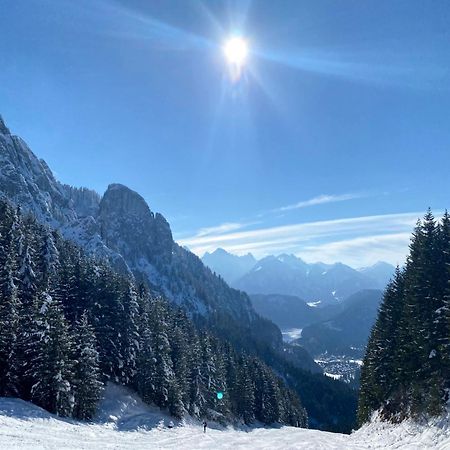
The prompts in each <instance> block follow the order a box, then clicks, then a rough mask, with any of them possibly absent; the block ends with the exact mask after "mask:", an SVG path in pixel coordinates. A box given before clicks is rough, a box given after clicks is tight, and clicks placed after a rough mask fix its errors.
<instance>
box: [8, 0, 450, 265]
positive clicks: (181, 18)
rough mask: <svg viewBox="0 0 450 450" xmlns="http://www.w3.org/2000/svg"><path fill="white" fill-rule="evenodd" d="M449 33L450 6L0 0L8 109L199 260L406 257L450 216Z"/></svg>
mask: <svg viewBox="0 0 450 450" xmlns="http://www.w3.org/2000/svg"><path fill="white" fill-rule="evenodd" d="M449 23H450V2H448V1H447V0H442V1H439V0H436V1H433V2H425V1H413V0H381V1H380V0H372V1H360V0H346V1H343V0H342V1H339V0H329V1H320V0H310V1H301V0H277V1H272V0H253V1H243V0H241V1H215V0H211V1H203V2H201V1H193V0H192V1H191V0H165V1H163V0H152V1H146V0H127V1H122V2H120V1H110V0H77V1H69V0H53V1H49V0H0V114H2V115H3V117H4V119H5V121H6V122H7V124H8V126H9V127H10V128H11V129H12V131H13V132H14V133H16V134H19V135H21V136H22V137H23V138H24V139H25V140H26V141H27V142H28V143H29V145H30V147H31V148H32V149H33V151H34V152H35V153H36V154H37V155H38V156H40V157H42V158H44V159H45V160H46V161H47V162H48V164H49V165H50V167H51V168H52V169H53V170H54V171H55V173H56V175H57V177H58V178H59V179H60V180H61V181H63V182H66V183H69V184H72V185H76V186H87V187H90V188H94V189H96V190H97V191H99V192H100V193H102V192H103V191H104V190H105V188H106V186H107V185H108V184H109V183H111V182H121V183H124V184H126V185H128V186H130V187H131V188H133V189H135V190H137V191H138V192H139V193H141V194H142V195H143V196H144V198H145V199H146V200H147V201H148V203H149V205H150V207H151V208H152V210H154V211H160V212H162V213H163V214H164V215H165V216H166V217H167V218H168V220H169V221H170V222H171V225H172V229H173V231H174V235H175V237H176V238H177V239H179V240H180V241H181V242H182V243H184V244H186V245H188V246H190V248H192V249H193V250H194V251H196V252H198V253H199V254H201V253H202V252H203V251H205V250H211V249H213V248H215V247H216V246H219V245H220V246H223V247H225V248H227V249H229V250H231V251H234V252H237V253H243V252H246V251H248V250H251V251H254V252H255V253H256V254H257V255H258V256H262V255H264V254H267V253H279V252H282V251H286V252H294V253H296V254H299V255H301V256H304V257H305V258H306V259H309V260H320V259H322V260H325V261H333V260H343V261H345V262H348V263H351V264H353V265H363V264H368V263H370V262H373V261H375V260H377V259H387V260H389V261H391V262H397V261H401V259H402V256H403V254H404V252H405V249H406V244H407V237H408V235H409V232H410V230H411V224H412V223H414V221H415V217H417V213H422V212H424V210H425V209H426V208H427V207H428V206H431V207H432V208H434V210H435V211H436V212H438V211H440V210H442V209H443V208H445V207H448V206H449V205H450V181H449V170H450V50H449V49H450V27H449ZM236 33H240V34H241V35H242V36H244V37H245V38H246V39H247V40H248V42H249V46H250V55H249V59H248V63H247V65H246V66H245V67H244V69H243V73H242V77H241V79H240V80H239V81H238V82H234V83H233V82H231V80H230V77H229V70H228V69H229V68H228V66H227V64H226V61H225V59H224V56H223V52H222V45H223V42H224V41H225V40H226V38H227V37H228V36H230V35H233V34H236ZM374 216H376V217H374ZM379 216H382V217H379ZM356 218H358V219H356ZM349 219H351V220H349ZM330 221H332V222H330Z"/></svg>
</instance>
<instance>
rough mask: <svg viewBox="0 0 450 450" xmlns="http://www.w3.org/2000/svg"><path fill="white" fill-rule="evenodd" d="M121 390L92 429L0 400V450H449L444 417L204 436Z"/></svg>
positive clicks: (113, 392) (214, 430)
mask: <svg viewBox="0 0 450 450" xmlns="http://www.w3.org/2000/svg"><path fill="white" fill-rule="evenodd" d="M172 420H173V419H172V418H170V417H169V416H167V415H164V414H163V413H161V412H160V411H159V410H158V409H156V408H152V407H149V406H147V405H145V404H144V403H143V402H142V401H141V400H140V399H139V398H138V397H136V396H135V395H133V394H131V393H130V391H128V390H126V389H125V388H123V387H118V386H114V385H110V386H108V389H107V391H106V395H105V399H104V400H103V401H102V403H101V405H100V408H99V414H98V417H97V420H96V421H95V423H89V424H88V423H82V422H76V421H72V420H64V419H61V418H58V417H55V416H53V415H51V414H49V413H47V412H46V411H44V410H43V409H41V408H39V407H37V406H34V405H32V404H30V403H27V402H24V401H23V400H17V399H8V398H0V448H2V449H3V448H5V449H6V448H8V449H58V450H59V449H61V450H62V449H96V448H102V449H128V448H130V449H131V448H132V449H144V448H145V449H148V448H152V449H166V448H167V449H170V448H178V449H208V448H210V449H216V450H218V449H229V448H236V449H247V448H248V449H286V450H287V449H308V450H313V449H339V450H342V449H349V450H351V449H368V448H370V449H384V448H395V449H427V448H429V449H448V448H450V432H449V431H448V417H447V418H445V419H442V420H440V421H437V420H436V421H435V422H433V423H432V424H426V423H424V424H423V425H417V424H412V423H410V422H405V423H404V424H402V425H396V426H394V425H386V424H384V423H380V422H376V421H375V422H374V423H372V424H370V425H368V426H365V427H363V428H362V429H361V430H359V431H357V432H356V433H354V434H352V435H350V436H349V435H344V434H334V433H327V432H323V431H317V430H306V429H300V428H292V427H281V428H242V429H232V428H226V429H225V428H222V427H219V426H216V425H214V424H210V426H209V428H208V430H207V433H206V434H204V433H203V429H202V426H201V424H199V423H197V422H195V421H193V420H189V419H187V420H184V421H183V422H178V423H177V422H175V423H173V422H172V424H173V425H174V427H173V428H169V425H171V421H172Z"/></svg>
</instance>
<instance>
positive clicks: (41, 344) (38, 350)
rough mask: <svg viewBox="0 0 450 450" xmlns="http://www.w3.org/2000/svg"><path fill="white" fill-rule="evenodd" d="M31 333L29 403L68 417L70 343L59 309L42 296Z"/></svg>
mask: <svg viewBox="0 0 450 450" xmlns="http://www.w3.org/2000/svg"><path fill="white" fill-rule="evenodd" d="M40 304H41V307H40V310H39V312H38V314H37V316H36V318H35V323H34V327H33V330H32V336H33V343H34V344H33V347H32V366H31V367H30V368H29V369H28V371H29V375H30V377H31V378H32V380H33V382H34V384H33V386H32V389H31V399H32V400H33V402H35V403H36V404H37V405H39V406H42V407H43V408H45V409H47V410H48V411H50V412H52V413H55V414H58V415H62V416H68V415H70V414H71V413H72V410H73V406H74V397H73V391H72V384H73V381H74V380H73V378H74V377H73V361H72V360H71V358H70V355H71V354H72V345H73V344H72V339H71V336H70V333H69V328H68V326H67V323H66V321H65V319H64V314H63V308H62V305H61V304H60V303H59V302H58V301H56V300H54V299H52V297H51V296H50V295H49V294H47V293H45V292H44V293H43V294H41V296H40Z"/></svg>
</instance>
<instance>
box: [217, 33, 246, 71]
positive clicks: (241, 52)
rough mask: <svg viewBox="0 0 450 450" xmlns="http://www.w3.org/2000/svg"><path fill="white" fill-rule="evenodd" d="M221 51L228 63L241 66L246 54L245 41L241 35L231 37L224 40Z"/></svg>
mask: <svg viewBox="0 0 450 450" xmlns="http://www.w3.org/2000/svg"><path fill="white" fill-rule="evenodd" d="M223 51H224V53H225V57H226V58H227V61H228V63H229V64H230V65H233V66H237V67H242V66H243V65H244V64H245V61H246V59H247V56H248V44H247V41H246V40H245V39H243V38H241V37H232V38H230V39H228V40H227V41H226V42H225V44H224V46H223Z"/></svg>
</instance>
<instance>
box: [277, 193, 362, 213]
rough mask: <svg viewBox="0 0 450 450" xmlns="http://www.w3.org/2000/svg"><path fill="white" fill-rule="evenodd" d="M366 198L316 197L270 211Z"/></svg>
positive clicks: (359, 195)
mask: <svg viewBox="0 0 450 450" xmlns="http://www.w3.org/2000/svg"><path fill="white" fill-rule="evenodd" d="M363 197H368V195H367V194H361V193H353V194H341V195H328V194H323V195H318V196H317V197H313V198H310V199H309V200H303V201H300V202H297V203H294V204H292V205H287V206H282V207H280V208H276V209H274V210H272V212H283V211H291V210H293V209H300V208H307V207H308V206H315V205H323V204H325V203H336V202H345V201H347V200H354V199H357V198H363Z"/></svg>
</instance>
